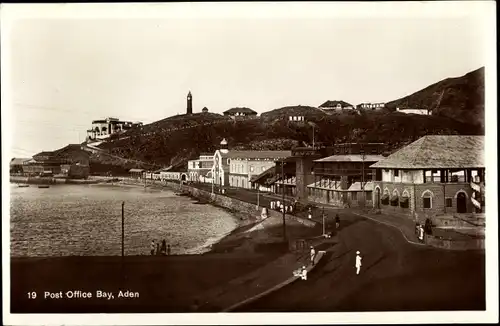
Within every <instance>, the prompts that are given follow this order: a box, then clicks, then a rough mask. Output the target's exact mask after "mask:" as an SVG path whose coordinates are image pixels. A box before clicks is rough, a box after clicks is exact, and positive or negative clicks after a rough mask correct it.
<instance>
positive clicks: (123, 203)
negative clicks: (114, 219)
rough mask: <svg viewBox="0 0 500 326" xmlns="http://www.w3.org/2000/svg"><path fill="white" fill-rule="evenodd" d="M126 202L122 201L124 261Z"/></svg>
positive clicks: (123, 252) (123, 250) (123, 249)
mask: <svg viewBox="0 0 500 326" xmlns="http://www.w3.org/2000/svg"><path fill="white" fill-rule="evenodd" d="M124 239H125V202H124V201H122V261H123V257H124V256H125V243H124Z"/></svg>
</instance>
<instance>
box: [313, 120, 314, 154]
mask: <svg viewBox="0 0 500 326" xmlns="http://www.w3.org/2000/svg"><path fill="white" fill-rule="evenodd" d="M313 150H314V125H313Z"/></svg>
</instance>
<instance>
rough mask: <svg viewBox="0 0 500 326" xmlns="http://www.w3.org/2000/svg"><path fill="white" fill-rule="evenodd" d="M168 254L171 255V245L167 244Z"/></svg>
mask: <svg viewBox="0 0 500 326" xmlns="http://www.w3.org/2000/svg"><path fill="white" fill-rule="evenodd" d="M167 255H169V256H170V245H168V246H167Z"/></svg>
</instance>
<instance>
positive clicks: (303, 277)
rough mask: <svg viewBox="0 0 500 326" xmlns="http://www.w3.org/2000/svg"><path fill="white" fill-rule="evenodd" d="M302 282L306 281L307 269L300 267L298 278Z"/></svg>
mask: <svg viewBox="0 0 500 326" xmlns="http://www.w3.org/2000/svg"><path fill="white" fill-rule="evenodd" d="M300 277H301V278H302V279H303V280H304V281H306V280H307V269H306V267H305V266H302V275H301V276H300Z"/></svg>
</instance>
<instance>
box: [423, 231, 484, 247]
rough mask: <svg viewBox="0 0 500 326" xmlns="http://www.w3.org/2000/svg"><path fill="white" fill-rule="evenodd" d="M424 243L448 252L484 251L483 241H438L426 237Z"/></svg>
mask: <svg viewBox="0 0 500 326" xmlns="http://www.w3.org/2000/svg"><path fill="white" fill-rule="evenodd" d="M425 243H426V244H427V245H429V246H432V247H436V248H442V249H448V250H477V249H484V239H470V240H450V239H439V238H436V237H434V236H432V235H426V237H425Z"/></svg>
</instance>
